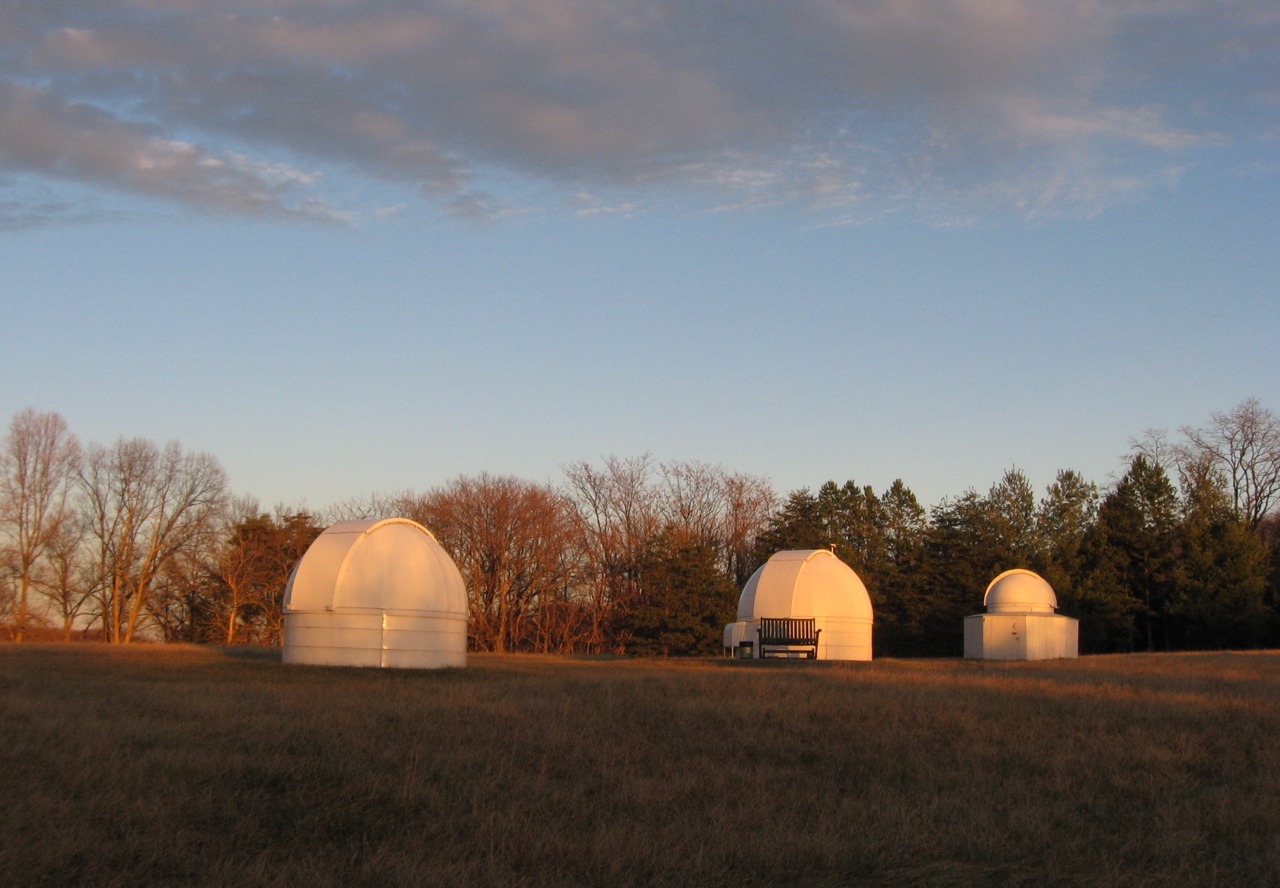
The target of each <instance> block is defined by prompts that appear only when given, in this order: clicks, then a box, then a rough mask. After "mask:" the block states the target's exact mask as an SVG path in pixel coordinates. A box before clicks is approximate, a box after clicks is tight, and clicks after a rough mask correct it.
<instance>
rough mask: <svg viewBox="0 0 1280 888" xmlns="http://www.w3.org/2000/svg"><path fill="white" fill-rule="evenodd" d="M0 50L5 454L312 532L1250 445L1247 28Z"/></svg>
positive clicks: (1273, 234) (212, 31)
mask: <svg viewBox="0 0 1280 888" xmlns="http://www.w3.org/2000/svg"><path fill="white" fill-rule="evenodd" d="M780 8H782V7H778V6H777V5H776V4H771V3H764V2H752V0H741V2H735V3H723V4H721V3H714V2H710V3H700V4H690V3H679V2H670V0H667V2H662V0H613V2H600V0H597V2H574V0H528V2H525V3H521V4H514V3H512V4H507V3H503V2H496V0H495V2H469V3H460V2H454V3H428V2H422V3H412V4H410V3H394V2H377V0H350V2H341V0H276V2H267V3H255V4H252V5H248V4H246V5H243V6H242V5H240V4H237V3H230V2H196V0H134V2H123V0H100V2H96V3H87V4H86V3H75V4H73V3H60V2H50V3H47V4H32V5H30V9H26V10H24V9H15V8H13V7H10V8H9V9H6V10H4V11H0V262H3V267H4V269H5V274H4V276H3V282H2V283H0V307H3V309H4V321H3V326H2V327H0V411H3V412H4V413H5V415H11V414H12V413H13V412H15V411H16V410H19V409H21V408H23V407H25V406H29V405H31V406H35V407H37V408H38V409H41V410H56V411H59V412H61V413H62V414H63V415H64V416H65V417H66V418H67V420H68V422H69V423H70V425H71V426H72V428H73V430H75V431H76V432H77V433H78V434H79V435H80V436H81V437H82V438H85V439H90V440H98V441H102V442H109V441H112V440H114V439H115V438H117V437H119V436H121V435H124V436H134V435H142V436H146V437H150V438H153V439H155V440H157V441H166V440H170V439H177V440H179V441H181V442H182V444H183V445H184V446H185V447H187V448H188V449H193V450H205V451H209V452H212V453H213V454H215V455H216V456H217V457H218V458H219V459H220V460H221V462H222V463H223V465H224V466H225V467H226V468H227V470H228V473H229V475H230V478H231V482H232V485H233V487H234V488H235V489H236V491H237V492H240V493H247V494H253V495H255V496H257V497H258V498H259V499H260V500H262V501H263V503H264V505H270V504H274V503H277V502H283V503H286V504H306V505H309V506H311V507H320V506H323V505H325V504H327V503H329V502H332V501H334V500H338V499H343V498H346V497H351V496H357V495H361V494H367V493H371V492H374V491H384V492H385V491H394V490H399V489H406V488H411V489H423V488H426V487H430V486H432V485H436V484H440V483H442V482H444V481H446V480H448V479H450V478H452V477H454V476H456V475H459V474H474V473H478V472H480V471H486V470H487V471H490V472H493V473H499V474H515V475H519V476H522V477H526V478H530V479H533V480H538V481H543V480H550V481H555V480H558V478H559V466H560V465H562V464H564V463H567V462H570V461H574V460H579V459H588V460H596V459H598V458H599V457H601V456H602V455H605V454H618V455H623V456H630V455H636V454H639V453H642V452H645V451H649V452H651V453H652V454H653V455H654V457H655V458H657V459H659V460H665V459H696V460H702V461H706V462H711V463H722V464H723V465H725V466H726V467H727V468H730V469H733V470H737V471H744V472H751V473H755V474H761V475H765V476H768V477H769V478H770V479H772V481H773V482H774V484H775V486H776V487H777V488H778V489H779V490H780V491H786V490H790V489H794V488H797V487H802V486H816V485H818V484H820V483H822V482H823V481H825V480H827V479H837V480H844V479H847V478H854V479H856V480H857V481H858V482H859V483H867V484H872V485H874V486H875V487H877V488H881V489H882V488H884V487H886V486H887V485H888V484H889V483H890V482H891V481H892V480H893V479H894V478H896V477H901V478H903V479H904V480H905V481H906V482H907V483H908V484H909V485H911V486H912V487H913V488H914V489H915V490H916V492H917V493H918V494H919V495H920V497H921V499H922V500H923V501H925V502H926V503H927V504H931V503H934V502H936V501H937V500H938V499H940V498H941V497H942V496H944V495H948V494H958V493H960V492H962V491H963V490H964V489H965V488H967V487H970V486H974V487H977V488H979V489H985V488H986V487H987V486H988V485H990V484H991V483H992V482H994V481H995V480H997V479H998V478H999V476H1000V474H1001V473H1002V472H1003V471H1004V470H1005V469H1006V468H1009V467H1011V466H1018V467H1021V468H1023V469H1024V470H1025V471H1026V472H1027V473H1028V474H1029V476H1030V477H1031V479H1032V481H1033V482H1034V483H1035V484H1036V485H1037V487H1043V486H1044V485H1045V484H1047V483H1049V482H1050V481H1052V478H1053V474H1054V472H1055V471H1056V470H1057V469H1059V468H1066V467H1074V468H1076V469H1078V470H1080V471H1082V472H1084V473H1085V474H1086V475H1088V476H1089V477H1091V478H1093V479H1095V480H1098V481H1100V482H1105V481H1106V480H1107V476H1108V474H1109V473H1111V472H1114V471H1115V470H1116V469H1117V468H1118V466H1119V464H1120V457H1121V455H1122V454H1123V453H1124V452H1125V451H1126V450H1127V448H1128V442H1129V439H1130V438H1132V437H1134V436H1137V435H1140V434H1141V433H1142V432H1143V430H1144V429H1146V428H1149V427H1174V428H1176V427H1177V426H1179V425H1182V424H1198V423H1202V422H1204V421H1205V420H1206V419H1207V417H1208V414H1209V413H1210V412H1211V411H1213V410H1226V409H1229V408H1230V407H1232V406H1234V405H1235V404H1237V403H1239V402H1240V401H1242V400H1244V399H1245V398H1247V397H1258V398H1260V399H1261V400H1262V402H1263V404H1264V405H1265V406H1268V407H1270V408H1271V409H1273V410H1277V409H1280V364H1278V362H1277V361H1276V357H1275V356H1276V331H1277V330H1280V273H1278V272H1280V211H1278V210H1277V207H1280V141H1278V140H1277V136H1280V114H1278V113H1277V112H1280V13H1277V12H1276V11H1274V10H1273V9H1272V5H1271V4H1267V3H1261V2H1239V3H1225V4H1224V3H1208V2H1205V3H1199V2H1195V0H1179V2H1172V0H1150V2H1143V3H1137V2H1114V3H1072V2H1067V3H1064V2H1055V3H1049V2H1034V0H1033V2H1023V3H1012V2H996V0H879V2H875V3H870V2H867V3H853V2H840V0H821V2H819V0H797V2H795V3H794V4H789V5H787V6H786V7H785V9H786V10H787V11H786V13H785V14H781V13H779V12H778V11H777V10H778V9H780Z"/></svg>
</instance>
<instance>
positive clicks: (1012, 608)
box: [982, 567, 1058, 614]
mask: <svg viewBox="0 0 1280 888" xmlns="http://www.w3.org/2000/svg"><path fill="white" fill-rule="evenodd" d="M982 603H983V604H984V605H986V608H987V613H989V614H1051V613H1053V612H1054V611H1055V610H1056V609H1057V607H1058V596H1057V595H1055V594H1054V592H1053V587H1052V586H1050V585H1049V583H1048V582H1047V581H1046V580H1045V579H1044V577H1042V576H1040V575H1039V574H1038V573H1035V572H1033V571H1029V570H1023V569H1022V568H1020V567H1019V568H1014V569H1013V570H1006V571H1005V572H1004V573H1002V574H1000V576H998V577H996V578H995V579H994V580H992V581H991V584H990V585H989V586H987V592H986V594H985V595H984V596H983V597H982Z"/></svg>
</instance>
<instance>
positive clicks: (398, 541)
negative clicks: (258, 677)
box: [283, 518, 467, 669]
mask: <svg viewBox="0 0 1280 888" xmlns="http://www.w3.org/2000/svg"><path fill="white" fill-rule="evenodd" d="M283 660H284V662H286V663H309V664H314V665H325V666H389V667H401V668H417V669H423V668H436V667H441V666H465V665H466V662H467V592H466V587H465V586H464V584H463V582H462V575H461V574H460V573H459V572H458V567H457V565H455V564H454V563H453V559H452V558H450V557H449V554H448V553H447V552H445V550H444V549H443V548H442V547H441V546H440V544H439V543H438V542H437V541H436V538H435V537H434V536H432V535H431V532H430V531H429V530H427V529H426V528H425V527H423V526H422V525H421V524H418V523H416V522H413V521H410V520H408V519H407V518H389V519H385V520H381V521H377V520H374V521H344V522H341V523H339V524H335V525H333V526H332V527H330V528H329V529H328V530H326V531H325V532H324V533H322V534H320V536H319V537H317V538H316V540H315V542H313V543H312V544H311V547H310V548H309V549H307V551H306V554H304V555H303V556H302V560H301V561H299V562H298V565H297V567H295V568H294V569H293V575H292V576H291V577H290V578H289V585H288V586H287V587H286V589H285V595H284V655H283Z"/></svg>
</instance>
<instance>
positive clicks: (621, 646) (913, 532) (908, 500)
mask: <svg viewBox="0 0 1280 888" xmlns="http://www.w3.org/2000/svg"><path fill="white" fill-rule="evenodd" d="M563 474H564V479H563V481H562V482H561V483H560V484H540V483H535V482H531V481H527V480H523V479H520V478H515V477H511V476H498V475H490V474H488V473H482V474H480V475H476V476H461V477H458V478H456V479H454V480H452V481H450V482H448V483H447V484H444V485H441V486H439V487H435V488H432V489H430V490H427V491H424V492H415V491H402V492H398V493H394V494H377V495H370V496H367V497H363V498H359V499H355V500H351V501H347V502H343V503H338V504H335V505H332V506H330V507H328V508H326V509H324V510H322V511H321V512H319V513H317V514H312V513H309V512H307V511H305V510H301V509H291V508H285V507H278V508H276V509H275V510H274V511H270V512H268V511H263V510H261V509H260V508H259V507H258V504H257V502H256V501H255V500H253V499H252V498H247V497H236V496H234V495H233V494H232V493H231V491H230V489H229V487H228V484H227V479H226V475H225V473H224V472H223V470H222V468H221V467H220V466H219V464H218V462H217V460H216V459H215V458H214V457H213V456H212V455H210V454H205V453H190V452H185V451H184V450H183V449H182V448H181V446H180V445H178V444H176V443H170V444H168V445H166V446H163V447H161V446H158V445H156V444H154V443H153V442H151V441H148V440H145V439H121V440H120V441H117V442H116V443H115V444H113V445H110V446H102V445H97V444H89V445H84V446H82V445H81V443H80V442H79V441H78V440H77V438H76V437H75V435H73V434H72V433H71V432H70V430H69V429H68V428H67V425H66V423H65V421H64V420H63V419H62V418H61V417H60V416H59V415H57V414H56V413H39V412H37V411H35V410H33V409H28V410H24V411H22V412H20V413H18V414H17V415H15V416H14V417H13V420H12V422H11V424H10V428H9V432H8V435H7V436H6V438H5V441H4V449H3V453H2V454H0V533H2V534H3V537H2V539H3V548H0V571H2V573H0V578H2V580H3V582H0V609H2V612H3V614H4V615H5V617H6V619H5V625H6V627H7V630H8V632H9V633H10V635H11V636H12V637H13V638H15V639H17V640H23V639H25V638H27V637H30V636H31V635H32V633H33V632H37V631H38V632H40V633H43V634H44V635H46V636H47V634H48V633H50V632H56V633H57V634H59V635H60V636H61V637H63V638H66V639H71V638H72V637H79V636H83V635H88V636H91V637H97V638H101V639H103V640H105V641H109V642H113V643H128V642H131V641H134V640H136V639H141V638H149V639H163V640H172V641H191V642H202V643H220V644H267V645H270V644H279V643H280V642H281V633H282V615H281V603H282V599H283V595H284V589H285V586H286V583H287V581H288V577H289V574H290V571H291V570H292V569H293V566H294V564H296V562H297V560H298V559H299V558H300V557H301V556H302V554H303V553H304V552H305V551H306V548H307V547H308V546H309V545H310V543H311V542H312V540H314V539H315V537H316V536H317V535H318V534H319V533H320V532H321V531H322V530H323V528H324V527H325V526H328V524H330V523H332V522H334V521H337V520H351V519H360V518H381V517H390V516H403V517H408V518H411V519H413V520H416V521H418V522H420V523H422V524H424V525H425V526H427V527H428V528H430V529H431V530H432V532H433V533H434V534H435V535H436V537H437V538H438V539H439V541H440V543H441V544H442V545H443V546H444V548H445V549H446V550H447V551H448V552H449V553H450V555H451V556H452V557H453V558H454V560H455V561H456V562H457V564H458V567H459V569H460V570H461V572H462V575H463V578H464V580H465V582H466V585H467V590H468V598H469V608H470V629H469V632H470V636H471V637H470V641H471V645H472V647H473V648H474V649H477V650H488V651H540V652H549V653H568V652H586V653H606V652H627V653H635V654H658V655H691V654H714V653H717V652H719V650H720V644H721V643H720V638H721V630H722V628H723V626H724V624H725V623H727V622H730V621H731V620H732V619H733V615H734V611H735V607H736V602H737V597H738V591H739V590H740V589H741V587H742V585H743V584H744V583H745V582H746V580H747V579H748V578H749V577H750V575H751V574H752V572H754V571H755V570H756V569H757V568H758V567H759V566H760V565H761V564H763V563H764V561H765V560H766V559H767V558H768V557H769V556H770V555H771V554H772V553H773V552H775V551H778V550H781V549H811V548H832V549H833V551H834V552H835V553H836V554H837V555H838V556H839V557H840V558H841V559H843V560H844V561H845V562H846V563H848V564H849V565H850V566H851V567H852V568H853V569H854V570H856V571H857V572H858V574H859V575H860V576H861V577H862V578H863V580H864V581H865V582H866V584H867V587H868V589H869V591H870V593H871V596H872V601H873V604H874V606H875V612H876V628H875V649H876V654H877V655H879V656H885V655H889V656H895V655H896V656H930V655H955V654H958V653H959V652H960V650H961V646H962V618H963V617H964V616H966V615H968V614H971V613H975V612H977V611H979V610H980V608H981V601H982V592H983V590H984V589H985V587H986V584H987V583H988V582H989V581H990V580H991V578H993V577H994V576H996V574H998V573H1000V572H1001V571H1003V570H1006V569H1008V568H1012V567H1028V568H1031V569H1032V570H1036V571H1037V572H1039V573H1041V574H1042V575H1043V576H1044V577H1045V578H1046V579H1048V580H1049V582H1050V583H1051V584H1052V585H1053V587H1054V589H1055V590H1056V591H1057V593H1058V600H1059V605H1060V607H1059V611H1060V612H1061V613H1065V614H1067V615H1069V616H1073V617H1077V618H1079V619H1080V638H1081V649H1082V651H1085V652H1102V651H1129V650H1179V649H1197V648H1247V647H1256V646H1276V645H1280V513H1277V511H1276V506H1277V504H1278V503H1277V498H1278V497H1280V420H1278V419H1277V417H1276V416H1275V415H1274V414H1273V413H1272V412H1271V411H1269V410H1267V409H1266V408H1264V407H1263V406H1262V405H1261V404H1260V403H1259V402H1258V401H1257V400H1253V399H1251V400H1248V401H1245V402H1243V403H1242V404H1240V405H1238V406H1237V407H1236V408H1234V409H1232V410H1231V411H1228V412H1225V413H1215V414H1213V415H1212V416H1211V417H1210V419H1209V422H1208V423H1207V424H1206V425H1204V426H1201V427H1186V428H1183V429H1181V430H1180V431H1179V433H1178V434H1177V435H1176V436H1170V435H1168V434H1166V433H1161V432H1148V433H1147V434H1146V435H1145V436H1144V437H1143V438H1142V439H1140V440H1137V441H1135V442H1133V450H1132V453H1131V454H1130V456H1129V458H1128V460H1127V462H1126V464H1125V467H1124V472H1123V475H1122V476H1121V477H1120V478H1119V479H1118V480H1116V481H1114V482H1113V483H1110V484H1108V485H1106V486H1105V487H1100V486H1099V485H1098V484H1096V483H1095V482H1093V481H1090V480H1087V479H1085V478H1084V477H1083V476H1081V475H1080V474H1079V473H1077V472H1075V471H1072V470H1069V469H1068V470H1063V471H1061V472H1059V473H1058V474H1057V477H1056V478H1055V479H1054V481H1053V483H1052V484H1050V485H1049V486H1048V487H1047V488H1046V489H1045V490H1044V491H1043V492H1042V493H1039V494H1038V493H1037V491H1036V490H1035V488H1034V486H1033V485H1032V483H1031V482H1030V480H1029V479H1028V478H1027V477H1026V475H1025V474H1024V473H1023V472H1022V471H1020V470H1018V469H1010V470H1009V471H1007V472H1006V473H1005V474H1004V476H1003V477H1002V478H1001V479H1000V480H999V481H997V482H996V483H995V484H993V485H992V486H991V487H990V489H989V490H988V491H986V492H985V493H981V492H978V491H976V490H968V491H966V492H964V493H962V494H959V495H956V496H949V497H947V498H945V499H943V500H942V501H941V502H940V503H938V504H937V505H935V506H933V507H932V508H930V509H926V508H925V507H924V506H922V505H921V504H920V502H919V501H918V499H917V498H916V496H915V494H914V493H913V492H912V491H911V489H910V488H909V487H908V486H907V485H906V484H905V483H904V482H902V481H901V480H898V481H894V482H893V484H891V485H890V486H889V487H888V489H886V490H884V491H882V492H879V493H877V492H876V491H875V490H873V489H872V488H871V487H868V486H860V485H858V484H856V483H855V482H854V481H851V480H850V481H845V482H843V483H838V482H836V481H828V482H827V483H825V484H823V485H822V486H821V487H819V488H818V489H817V490H816V491H814V490H809V489H804V490H797V491H793V492H791V493H789V494H788V495H786V496H785V497H779V496H778V495H777V494H776V492H775V491H774V490H773V488H772V486H771V485H770V484H769V482H768V481H767V480H766V479H764V478H761V477H758V476H754V475H747V474H741V473H735V472H731V471H728V470H726V469H724V468H723V467H720V466H714V465H708V464H705V463H700V462H670V463H662V462H656V461H655V460H653V459H652V458H651V457H649V456H647V455H643V456H639V457H632V458H621V457H609V458H606V459H603V460H602V461H601V462H599V463H591V462H587V461H580V462H576V463H571V464H569V465H567V466H564V467H563Z"/></svg>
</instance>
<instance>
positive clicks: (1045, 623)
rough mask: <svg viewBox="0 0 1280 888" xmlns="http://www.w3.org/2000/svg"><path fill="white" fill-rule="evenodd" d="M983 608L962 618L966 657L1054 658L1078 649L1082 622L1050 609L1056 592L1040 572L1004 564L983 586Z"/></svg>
mask: <svg viewBox="0 0 1280 888" xmlns="http://www.w3.org/2000/svg"><path fill="white" fill-rule="evenodd" d="M982 603H983V604H985V605H986V609H987V612H986V613H985V614H974V615H973V616H970V617H965V618H964V655H965V658H966V659H970V660H1052V659H1058V658H1063V657H1067V658H1070V657H1076V656H1078V654H1079V637H1080V624H1079V623H1078V622H1077V621H1076V620H1073V619H1071V618H1070V617H1067V616H1063V615H1061V614H1057V613H1054V611H1055V610H1057V608H1058V596H1057V595H1055V594H1054V591H1053V587H1052V586H1050V585H1049V583H1048V582H1047V581H1046V580H1045V579H1044V577H1042V576H1040V575H1039V574H1038V573H1035V572H1033V571H1029V570H1023V569H1022V568H1015V569H1013V570H1006V571H1005V572H1004V573H1002V574H1000V575H999V576H998V577H996V578H995V579H994V580H992V581H991V583H990V584H989V585H988V586H987V592H986V594H985V595H984V596H983V598H982Z"/></svg>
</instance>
